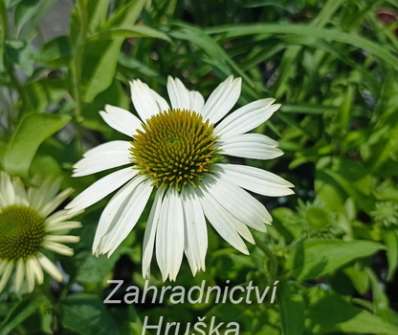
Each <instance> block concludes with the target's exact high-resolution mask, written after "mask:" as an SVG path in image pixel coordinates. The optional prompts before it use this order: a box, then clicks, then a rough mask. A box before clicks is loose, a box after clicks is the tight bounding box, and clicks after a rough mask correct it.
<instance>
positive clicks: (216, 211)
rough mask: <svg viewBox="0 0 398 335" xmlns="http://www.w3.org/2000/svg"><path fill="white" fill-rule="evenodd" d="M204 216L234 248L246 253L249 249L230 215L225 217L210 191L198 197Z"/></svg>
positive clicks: (223, 211)
mask: <svg viewBox="0 0 398 335" xmlns="http://www.w3.org/2000/svg"><path fill="white" fill-rule="evenodd" d="M199 200H200V203H201V205H202V208H203V211H204V213H205V216H206V217H207V219H208V220H209V222H210V224H211V225H212V226H213V228H214V229H215V230H216V232H217V233H218V234H219V235H220V236H221V237H222V238H223V239H224V240H225V241H227V242H228V243H229V244H231V245H232V246H233V247H234V248H235V249H237V250H239V251H240V252H242V253H244V254H246V255H248V254H249V251H248V250H247V247H246V245H245V243H244V242H243V240H242V238H241V237H240V236H239V234H238V232H237V230H236V229H235V228H234V226H233V225H232V224H231V222H230V221H228V220H229V219H230V217H228V216H227V217H226V215H225V212H226V211H225V210H223V208H222V207H221V206H219V204H218V203H217V202H216V201H214V199H213V198H212V196H211V194H210V193H206V194H204V195H202V196H200V197H199Z"/></svg>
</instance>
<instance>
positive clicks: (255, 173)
mask: <svg viewBox="0 0 398 335" xmlns="http://www.w3.org/2000/svg"><path fill="white" fill-rule="evenodd" d="M218 166H219V167H221V168H222V170H223V172H222V173H223V177H224V179H225V180H228V181H229V182H230V183H235V184H236V185H239V186H240V187H243V188H245V189H247V190H249V191H252V192H255V193H258V194H262V195H266V196H270V197H281V196H285V195H290V194H294V192H293V190H291V189H290V188H291V187H294V185H293V184H292V183H290V182H288V181H287V180H285V179H283V178H282V177H279V176H277V175H275V174H273V173H271V172H268V171H265V170H262V169H259V168H255V167H252V166H246V165H238V164H218Z"/></svg>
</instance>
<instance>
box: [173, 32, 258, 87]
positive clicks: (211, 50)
mask: <svg viewBox="0 0 398 335" xmlns="http://www.w3.org/2000/svg"><path fill="white" fill-rule="evenodd" d="M179 26H180V27H181V29H180V30H176V31H172V32H171V35H172V36H173V37H175V38H177V39H182V40H187V41H190V42H191V43H193V44H194V45H196V46H198V47H199V48H201V49H202V50H204V51H205V52H206V53H207V54H208V56H209V59H207V60H206V61H208V62H212V63H214V65H216V66H217V67H218V69H219V70H220V71H221V72H223V73H224V75H229V74H230V73H231V70H234V71H236V72H237V73H238V74H239V75H240V76H242V78H244V79H245V81H247V82H248V83H249V84H250V85H251V86H254V83H253V81H252V80H251V79H250V78H249V77H248V76H247V75H246V74H245V73H244V72H243V70H242V69H240V68H239V66H238V65H237V64H236V63H235V62H234V60H233V59H232V58H231V57H230V56H229V55H228V54H227V52H226V51H225V50H224V49H223V48H221V47H220V46H219V45H218V44H217V42H216V41H215V40H214V39H213V38H212V37H211V36H209V35H208V34H206V33H205V32H204V31H203V30H201V29H199V28H197V27H193V26H189V25H186V24H179Z"/></svg>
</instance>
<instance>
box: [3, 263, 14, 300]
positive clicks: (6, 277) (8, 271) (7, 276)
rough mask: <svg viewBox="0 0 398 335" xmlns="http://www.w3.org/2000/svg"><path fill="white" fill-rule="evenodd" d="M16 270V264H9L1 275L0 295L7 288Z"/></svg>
mask: <svg viewBox="0 0 398 335" xmlns="http://www.w3.org/2000/svg"><path fill="white" fill-rule="evenodd" d="M13 269H14V264H13V262H8V263H7V264H6V265H5V266H4V268H3V270H2V273H0V293H1V292H2V291H3V290H4V288H5V287H6V285H7V283H8V280H9V279H10V277H11V274H12V272H13Z"/></svg>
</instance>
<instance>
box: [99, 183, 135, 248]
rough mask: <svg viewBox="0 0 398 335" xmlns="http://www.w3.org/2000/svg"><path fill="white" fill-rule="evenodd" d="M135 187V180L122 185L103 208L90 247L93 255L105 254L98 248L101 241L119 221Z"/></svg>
mask: <svg viewBox="0 0 398 335" xmlns="http://www.w3.org/2000/svg"><path fill="white" fill-rule="evenodd" d="M136 186H137V180H134V179H133V180H132V181H130V182H129V183H127V184H126V185H124V186H123V187H122V188H121V189H120V190H119V191H118V192H117V193H116V194H115V195H114V196H113V197H112V199H111V200H110V201H109V203H108V204H107V205H106V206H105V209H104V210H103V212H102V214H101V217H100V220H99V223H98V226H97V230H96V232H95V237H94V242H93V246H92V250H93V254H95V255H97V256H98V255H100V254H103V253H105V250H103V249H101V248H100V246H101V240H102V238H103V237H104V235H105V234H106V233H107V232H108V231H109V230H110V229H111V228H112V226H113V225H115V224H116V222H118V220H119V219H120V216H121V214H122V213H123V209H124V208H125V207H126V205H127V202H128V200H129V198H130V194H131V193H132V192H133V190H134V189H135V187H136Z"/></svg>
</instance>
